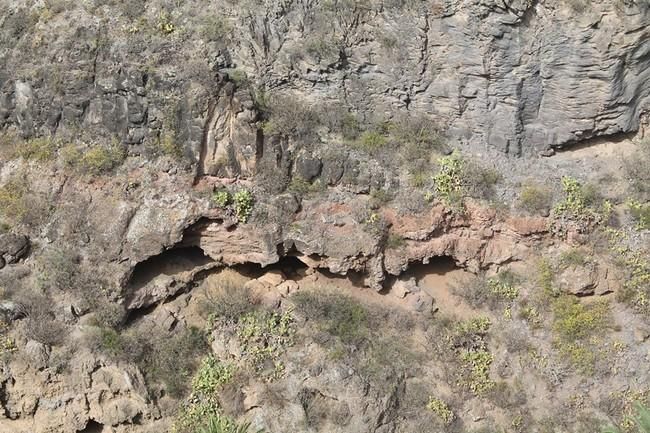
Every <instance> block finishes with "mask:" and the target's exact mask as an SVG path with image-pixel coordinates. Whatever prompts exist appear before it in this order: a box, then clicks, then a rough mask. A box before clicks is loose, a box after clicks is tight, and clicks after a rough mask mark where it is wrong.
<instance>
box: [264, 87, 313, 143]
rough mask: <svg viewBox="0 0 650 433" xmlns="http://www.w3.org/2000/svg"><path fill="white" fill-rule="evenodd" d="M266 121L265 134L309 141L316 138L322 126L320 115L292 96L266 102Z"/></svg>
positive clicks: (280, 96)
mask: <svg viewBox="0 0 650 433" xmlns="http://www.w3.org/2000/svg"><path fill="white" fill-rule="evenodd" d="M264 108H265V110H266V120H265V121H264V124H263V129H264V132H265V133H267V134H271V135H273V134H277V135H282V136H284V137H290V138H293V139H296V140H305V141H306V140H309V139H310V138H312V137H314V134H315V132H316V130H317V129H318V127H319V125H320V121H319V116H318V114H317V113H316V112H315V111H314V110H312V109H311V108H310V107H308V106H306V105H305V104H304V103H302V102H301V101H299V100H298V99H297V98H294V97H291V96H282V95H276V96H273V97H270V98H268V99H267V100H266V102H265V107H264Z"/></svg>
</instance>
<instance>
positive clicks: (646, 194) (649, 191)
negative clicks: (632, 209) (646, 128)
mask: <svg viewBox="0 0 650 433" xmlns="http://www.w3.org/2000/svg"><path fill="white" fill-rule="evenodd" d="M636 146H637V148H636V152H634V155H632V156H630V157H629V158H625V159H624V160H623V166H624V172H625V177H626V179H627V180H628V182H629V183H630V189H631V190H632V193H633V195H634V197H635V198H636V199H638V200H641V201H648V200H650V139H646V140H644V141H642V142H640V143H638V144H637V145H636Z"/></svg>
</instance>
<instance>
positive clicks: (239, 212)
mask: <svg viewBox="0 0 650 433" xmlns="http://www.w3.org/2000/svg"><path fill="white" fill-rule="evenodd" d="M233 202H234V205H235V215H236V216H237V221H239V222H240V223H246V222H247V221H248V218H250V216H251V214H252V213H253V193H251V192H250V191H249V190H247V189H242V190H239V191H237V192H236V193H235V195H234V196H233Z"/></svg>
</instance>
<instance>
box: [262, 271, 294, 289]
mask: <svg viewBox="0 0 650 433" xmlns="http://www.w3.org/2000/svg"><path fill="white" fill-rule="evenodd" d="M286 279H287V277H286V276H285V275H284V274H283V273H282V271H280V270H278V269H272V270H270V271H268V272H266V273H264V275H262V276H261V277H259V278H258V279H257V281H259V282H261V283H263V284H265V285H266V286H269V287H276V286H279V285H280V283H282V282H283V281H285V280H286Z"/></svg>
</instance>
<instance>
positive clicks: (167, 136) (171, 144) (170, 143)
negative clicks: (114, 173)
mask: <svg viewBox="0 0 650 433" xmlns="http://www.w3.org/2000/svg"><path fill="white" fill-rule="evenodd" d="M158 146H159V147H160V152H162V154H163V155H166V156H169V157H171V158H174V159H180V158H181V157H182V156H183V147H182V146H181V145H180V144H179V143H178V142H177V141H176V138H175V137H174V134H171V133H164V134H162V136H161V137H159V139H158ZM111 168H112V167H111Z"/></svg>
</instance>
